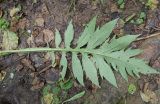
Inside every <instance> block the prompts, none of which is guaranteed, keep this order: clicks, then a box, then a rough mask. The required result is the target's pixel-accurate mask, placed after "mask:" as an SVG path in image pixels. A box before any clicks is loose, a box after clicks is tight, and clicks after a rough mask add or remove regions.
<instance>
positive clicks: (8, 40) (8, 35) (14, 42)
mask: <svg viewBox="0 0 160 104" xmlns="http://www.w3.org/2000/svg"><path fill="white" fill-rule="evenodd" d="M17 46H18V37H17V34H16V33H14V32H11V31H8V30H6V31H4V34H3V41H2V48H3V49H4V50H10V49H16V48H17Z"/></svg>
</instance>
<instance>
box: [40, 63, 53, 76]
mask: <svg viewBox="0 0 160 104" xmlns="http://www.w3.org/2000/svg"><path fill="white" fill-rule="evenodd" d="M51 66H52V65H49V66H47V67H45V68H44V69H42V70H41V71H39V72H38V74H41V73H43V72H45V71H46V70H48V69H49V68H50V67H51Z"/></svg>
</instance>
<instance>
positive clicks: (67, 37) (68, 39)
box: [64, 21, 74, 48]
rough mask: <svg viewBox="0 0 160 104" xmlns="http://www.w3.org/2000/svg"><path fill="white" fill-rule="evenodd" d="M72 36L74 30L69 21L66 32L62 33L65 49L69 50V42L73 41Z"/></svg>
mask: <svg viewBox="0 0 160 104" xmlns="http://www.w3.org/2000/svg"><path fill="white" fill-rule="evenodd" d="M73 35H74V29H73V25H72V21H70V23H69V25H68V27H67V30H66V31H65V33H64V37H65V38H64V39H65V40H64V42H65V47H66V48H70V45H71V42H72V40H73Z"/></svg>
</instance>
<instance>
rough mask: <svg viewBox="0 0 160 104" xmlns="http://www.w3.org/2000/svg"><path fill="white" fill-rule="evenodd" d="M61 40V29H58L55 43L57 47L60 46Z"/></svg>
mask: <svg viewBox="0 0 160 104" xmlns="http://www.w3.org/2000/svg"><path fill="white" fill-rule="evenodd" d="M61 41H62V39H61V35H60V33H59V31H58V30H57V29H56V33H55V44H56V47H57V48H58V47H59V45H60V43H61Z"/></svg>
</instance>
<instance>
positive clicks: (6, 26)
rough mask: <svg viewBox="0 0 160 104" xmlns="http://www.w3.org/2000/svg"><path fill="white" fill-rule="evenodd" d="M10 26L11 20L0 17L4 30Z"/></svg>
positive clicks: (1, 27)
mask: <svg viewBox="0 0 160 104" xmlns="http://www.w3.org/2000/svg"><path fill="white" fill-rule="evenodd" d="M8 27H9V22H8V21H7V20H5V19H3V18H0V29H2V30H4V29H7V28H8Z"/></svg>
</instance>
